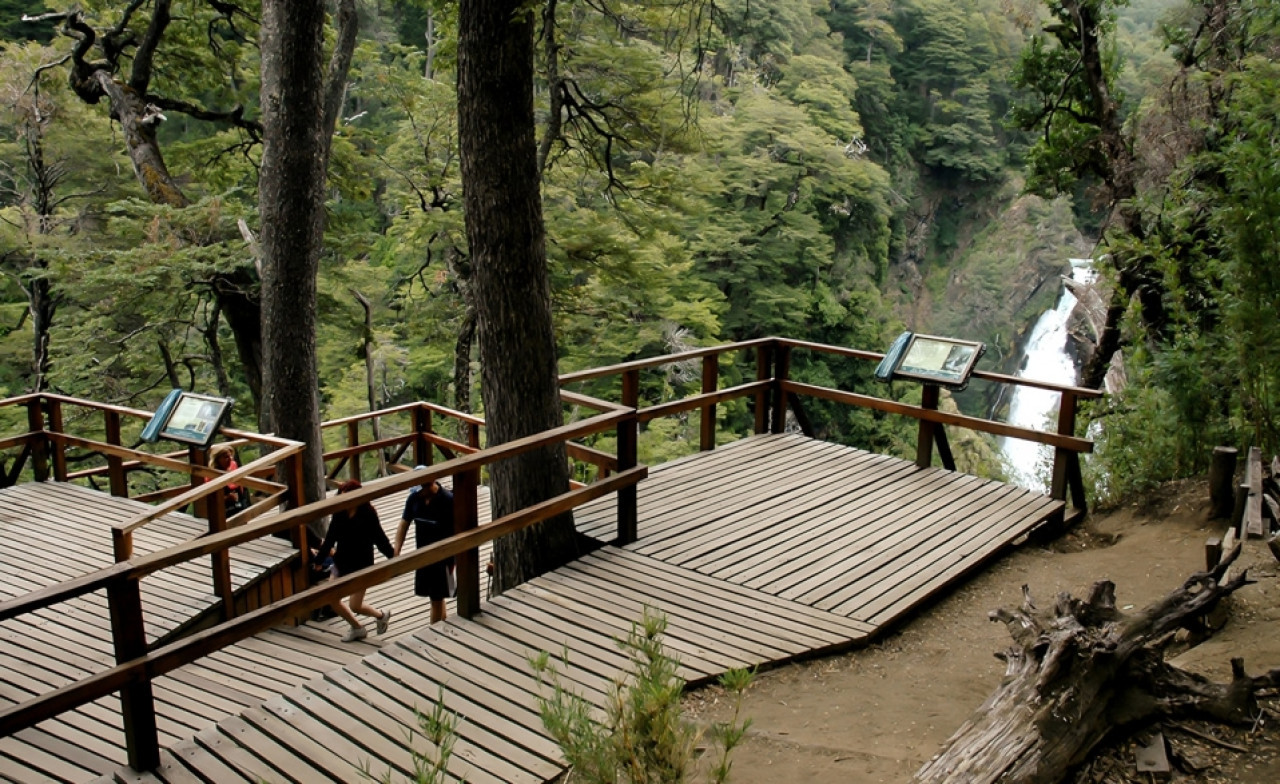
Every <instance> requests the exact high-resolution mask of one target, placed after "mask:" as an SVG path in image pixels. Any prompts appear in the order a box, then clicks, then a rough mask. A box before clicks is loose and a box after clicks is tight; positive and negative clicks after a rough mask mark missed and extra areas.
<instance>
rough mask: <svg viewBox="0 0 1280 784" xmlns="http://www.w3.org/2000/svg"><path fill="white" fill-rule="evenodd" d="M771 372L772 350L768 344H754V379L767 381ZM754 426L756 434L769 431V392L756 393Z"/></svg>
mask: <svg viewBox="0 0 1280 784" xmlns="http://www.w3.org/2000/svg"><path fill="white" fill-rule="evenodd" d="M772 373H773V364H772V352H770V350H769V346H767V345H761V346H756V381H768V380H769V378H770V376H771V375H772ZM755 401H756V410H755V427H756V434H757V435H759V434H761V433H767V432H769V393H768V392H767V391H765V390H763V389H762V390H760V391H759V392H757V393H756V396H755Z"/></svg>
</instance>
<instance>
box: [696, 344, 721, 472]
mask: <svg viewBox="0 0 1280 784" xmlns="http://www.w3.org/2000/svg"><path fill="white" fill-rule="evenodd" d="M719 359H720V357H719V355H718V354H708V355H706V356H705V357H703V358H702V393H703V394H704V395H709V394H711V393H712V392H715V391H716V389H717V388H718V387H719V385H720V362H719ZM700 410H701V416H700V418H699V428H698V431H699V432H698V448H699V449H700V450H702V451H703V452H710V451H711V450H713V449H715V448H716V404H715V403H710V404H708V405H705V406H703V407H702V408H701V409H700Z"/></svg>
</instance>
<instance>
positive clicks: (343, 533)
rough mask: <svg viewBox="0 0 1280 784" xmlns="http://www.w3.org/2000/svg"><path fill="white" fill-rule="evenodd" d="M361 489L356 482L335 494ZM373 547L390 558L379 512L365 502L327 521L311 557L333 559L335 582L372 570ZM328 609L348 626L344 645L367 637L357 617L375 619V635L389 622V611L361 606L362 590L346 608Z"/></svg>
mask: <svg viewBox="0 0 1280 784" xmlns="http://www.w3.org/2000/svg"><path fill="white" fill-rule="evenodd" d="M360 486H361V485H360V482H359V481H357V480H355V479H351V480H348V481H346V482H343V483H342V484H341V485H339V486H338V493H339V495H341V494H342V493H349V492H351V491H352V490H358V489H360ZM375 545H376V546H377V548H378V549H379V550H380V551H382V554H383V556H385V557H387V558H390V557H391V556H392V553H393V551H392V549H391V542H390V541H389V540H388V539H387V534H386V532H385V531H383V530H382V523H381V522H380V521H379V520H378V512H377V510H376V509H374V508H373V505H372V504H370V503H368V502H366V503H363V504H360V505H359V506H357V507H356V508H355V509H350V510H347V511H344V512H338V513H336V514H334V516H333V518H332V519H331V520H330V521H329V533H328V534H327V535H326V536H325V538H324V544H322V545H320V549H319V551H318V552H317V551H314V550H313V551H312V555H313V556H316V557H317V558H320V559H321V560H323V559H324V558H327V557H330V556H332V557H333V566H332V567H331V568H330V573H331V574H332V576H333V579H337V578H339V577H342V576H343V575H348V574H351V573H352V572H357V571H359V570H361V569H365V568H368V567H370V566H373V548H374V546H375ZM330 607H332V608H333V611H334V612H335V613H337V614H338V615H341V616H342V617H343V619H344V620H346V622H347V623H348V624H350V625H351V630H350V631H348V632H347V635H346V636H345V637H343V638H342V641H343V642H354V641H356V640H359V639H363V638H364V637H365V636H366V635H367V634H368V632H367V631H366V630H365V628H364V625H363V624H362V623H360V621H359V620H357V618H356V613H359V614H361V615H368V616H370V617H371V618H374V619H375V621H374V623H375V628H376V629H377V632H378V634H382V633H384V632H385V631H386V630H387V624H388V623H389V622H390V621H391V611H390V610H379V609H378V608H377V607H373V606H370V605H367V604H365V603H364V589H363V588H361V589H360V590H358V591H356V592H355V593H353V594H351V595H350V596H348V597H347V604H346V605H344V604H343V603H342V602H341V601H336V602H334V603H333V604H331V605H330Z"/></svg>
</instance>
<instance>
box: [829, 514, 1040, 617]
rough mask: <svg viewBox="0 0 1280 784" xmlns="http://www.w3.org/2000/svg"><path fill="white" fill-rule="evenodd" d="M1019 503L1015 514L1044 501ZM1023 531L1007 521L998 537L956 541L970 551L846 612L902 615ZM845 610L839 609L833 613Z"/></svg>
mask: <svg viewBox="0 0 1280 784" xmlns="http://www.w3.org/2000/svg"><path fill="white" fill-rule="evenodd" d="M1018 503H1019V504H1021V506H1020V507H1015V508H1014V511H1017V510H1018V509H1019V508H1020V509H1023V510H1025V509H1026V508H1027V507H1028V506H1030V507H1032V508H1035V507H1036V506H1038V505H1039V506H1043V502H1041V501H1037V500H1036V499H1034V498H1031V499H1021V500H1019V501H1018ZM1056 505H1060V502H1059V504H1055V505H1050V506H1049V511H1052V509H1053V507H1054V506H1056ZM1026 530H1027V526H1025V525H1020V524H1018V523H1017V522H1013V523H1010V522H1007V521H1006V522H1004V523H1003V524H1000V525H999V526H998V527H997V528H995V529H994V530H993V531H991V532H993V533H996V534H998V535H997V536H988V537H985V538H978V537H975V536H970V537H968V538H966V539H965V540H963V541H961V542H957V545H958V546H964V547H970V548H971V549H965V550H961V551H958V552H957V551H950V550H948V551H945V552H944V553H943V554H942V555H941V557H940V560H939V561H938V562H936V563H937V565H936V566H934V567H933V568H925V567H926V566H927V565H925V564H922V565H921V569H920V571H919V573H918V574H916V575H913V576H912V577H910V578H909V579H908V580H906V581H905V582H903V583H899V584H898V585H897V586H895V590H894V592H893V593H890V594H884V595H881V596H879V597H876V598H875V599H874V600H873V601H872V602H870V603H866V602H865V599H864V601H863V602H862V603H860V604H858V605H857V608H856V610H854V609H853V606H852V601H850V602H849V604H850V605H851V606H850V607H849V608H848V609H849V611H855V612H858V613H859V614H862V615H869V616H871V617H879V618H885V617H894V616H896V615H901V614H903V613H905V612H907V611H909V610H910V609H912V608H914V607H916V606H917V605H919V604H920V603H921V602H924V601H926V600H928V599H929V598H930V597H932V596H934V595H936V594H938V593H939V592H940V591H941V590H942V589H943V588H944V587H945V586H946V585H948V584H949V582H950V581H952V580H955V579H959V578H961V577H963V576H965V575H966V574H968V573H969V572H970V571H971V570H972V569H973V568H974V567H976V566H978V565H980V564H981V563H983V562H984V561H985V560H986V559H987V558H989V557H990V556H991V555H993V554H994V553H996V552H997V551H999V550H1001V549H1004V548H1005V547H1008V546H1009V544H1008V543H1009V540H1010V539H1012V538H1016V537H1017V536H1020V535H1022V534H1024V533H1026ZM844 609H845V608H843V607H841V608H839V609H837V610H836V611H842V610H844Z"/></svg>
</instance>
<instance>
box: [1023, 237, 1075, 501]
mask: <svg viewBox="0 0 1280 784" xmlns="http://www.w3.org/2000/svg"><path fill="white" fill-rule="evenodd" d="M1070 261H1071V278H1072V279H1073V280H1076V281H1079V282H1081V283H1087V282H1089V281H1091V280H1092V279H1093V275H1094V271H1093V262H1092V261H1091V260H1090V259H1071V260H1070ZM1075 306H1076V298H1075V295H1073V294H1072V293H1071V292H1070V291H1068V290H1067V289H1066V287H1065V286H1064V287H1063V290H1062V293H1061V294H1060V295H1059V296H1058V304H1057V306H1056V307H1054V309H1053V310H1049V311H1046V312H1045V313H1044V314H1043V315H1041V316H1040V318H1039V319H1038V320H1037V321H1036V324H1035V326H1034V327H1032V329H1031V335H1030V337H1029V338H1028V339H1027V347H1026V353H1025V354H1024V355H1023V356H1024V359H1023V362H1022V369H1021V370H1019V371H1018V373H1017V375H1018V376H1020V377H1023V378H1034V379H1036V380H1037V381H1049V382H1052V383H1055V384H1075V383H1076V382H1077V374H1076V366H1075V363H1074V362H1073V361H1072V359H1071V356H1070V354H1068V353H1067V320H1068V319H1069V318H1070V317H1071V311H1072V309H1073V308H1075ZM1058 399H1059V395H1058V393H1057V392H1051V391H1049V390H1047V389H1036V388H1035V387H1023V386H1019V387H1015V388H1014V390H1013V396H1012V397H1011V398H1010V399H1009V415H1008V417H1007V418H1006V421H1007V422H1008V423H1009V424H1011V425H1017V426H1018V427H1026V428H1031V429H1033V430H1042V431H1043V430H1049V431H1052V430H1054V429H1055V428H1056V427H1057V415H1058ZM1000 452H1001V455H1002V456H1003V457H1004V461H1005V463H1006V466H1005V468H1006V471H1007V474H1008V477H1009V481H1010V482H1012V483H1014V484H1016V485H1019V486H1021V487H1025V488H1027V489H1029V490H1037V491H1040V492H1045V491H1047V490H1048V487H1047V485H1046V482H1045V477H1046V476H1047V474H1048V466H1049V465H1050V464H1051V461H1052V458H1053V449H1052V447H1049V446H1046V445H1044V444H1037V443H1035V442H1033V441H1024V440H1022V439H1020V438H1001V439H1000Z"/></svg>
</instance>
